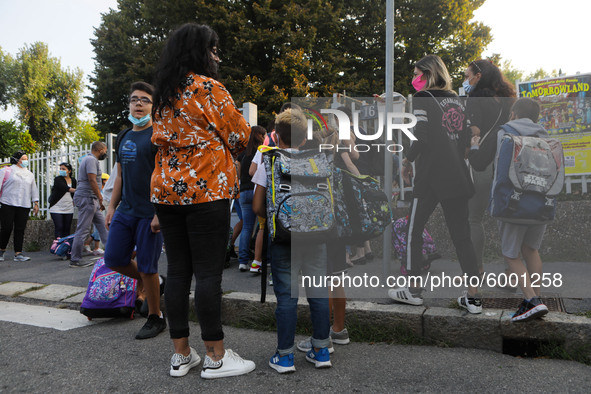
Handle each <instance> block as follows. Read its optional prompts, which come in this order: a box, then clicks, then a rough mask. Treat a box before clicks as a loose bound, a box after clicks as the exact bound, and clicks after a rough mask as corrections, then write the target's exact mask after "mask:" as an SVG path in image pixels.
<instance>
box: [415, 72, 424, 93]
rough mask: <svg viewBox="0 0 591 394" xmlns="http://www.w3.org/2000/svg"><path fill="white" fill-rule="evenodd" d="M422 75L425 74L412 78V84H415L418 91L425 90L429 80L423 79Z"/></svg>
mask: <svg viewBox="0 0 591 394" xmlns="http://www.w3.org/2000/svg"><path fill="white" fill-rule="evenodd" d="M422 77H423V74H421V75H417V76H416V77H414V78H413V79H412V86H413V88H415V89H416V90H417V92H418V91H421V90H423V88H424V87H425V85H426V84H427V80H426V79H422Z"/></svg>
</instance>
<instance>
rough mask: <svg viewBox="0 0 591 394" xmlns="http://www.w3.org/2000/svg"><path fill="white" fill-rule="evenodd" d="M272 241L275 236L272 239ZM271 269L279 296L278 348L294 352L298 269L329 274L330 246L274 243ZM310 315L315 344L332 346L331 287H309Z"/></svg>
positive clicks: (311, 274) (305, 272)
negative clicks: (327, 256)
mask: <svg viewBox="0 0 591 394" xmlns="http://www.w3.org/2000/svg"><path fill="white" fill-rule="evenodd" d="M269 242H271V240H269ZM270 250H271V273H272V274H273V291H274V292H275V297H277V309H275V319H276V320H277V351H278V352H279V354H280V355H282V356H284V355H286V354H290V353H294V351H295V344H294V338H295V331H296V323H297V318H298V292H299V283H298V273H299V272H300V270H301V272H302V275H310V276H313V275H314V276H321V277H324V276H325V275H326V246H325V245H311V246H307V247H306V248H305V249H303V248H302V249H298V250H293V251H292V250H291V247H290V245H278V244H274V243H273V244H271V247H270ZM292 273H293V275H292ZM306 295H307V298H308V304H309V305H310V318H311V319H312V346H313V347H316V348H323V347H328V345H329V343H330V341H329V339H328V336H329V331H330V312H329V309H328V289H327V288H326V287H306Z"/></svg>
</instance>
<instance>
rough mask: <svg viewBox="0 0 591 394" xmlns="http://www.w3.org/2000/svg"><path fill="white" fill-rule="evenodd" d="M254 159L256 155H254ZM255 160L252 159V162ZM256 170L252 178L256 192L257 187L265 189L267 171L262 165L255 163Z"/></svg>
mask: <svg viewBox="0 0 591 394" xmlns="http://www.w3.org/2000/svg"><path fill="white" fill-rule="evenodd" d="M255 158H256V155H255ZM254 160H255V159H252V161H253V162H254ZM257 164H258V165H257V170H256V172H255V173H254V175H253V176H252V183H254V188H255V190H256V187H257V185H258V186H261V187H267V170H266V169H265V166H264V165H263V164H259V163H257Z"/></svg>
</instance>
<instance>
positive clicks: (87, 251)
mask: <svg viewBox="0 0 591 394" xmlns="http://www.w3.org/2000/svg"><path fill="white" fill-rule="evenodd" d="M82 253H91V254H92V249H90V246H89V245H84V250H83V251H82Z"/></svg>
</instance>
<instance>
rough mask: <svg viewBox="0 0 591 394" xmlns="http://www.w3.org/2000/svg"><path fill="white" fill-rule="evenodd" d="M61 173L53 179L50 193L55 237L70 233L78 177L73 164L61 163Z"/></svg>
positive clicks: (50, 208)
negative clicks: (74, 173)
mask: <svg viewBox="0 0 591 394" xmlns="http://www.w3.org/2000/svg"><path fill="white" fill-rule="evenodd" d="M59 168H60V169H59V175H58V176H56V177H55V179H54V180H53V186H52V187H51V194H50V195H49V199H48V202H49V213H50V214H51V219H52V220H53V224H54V226H55V233H54V235H55V238H62V237H66V236H68V235H70V230H71V227H72V219H73V217H74V200H73V198H74V192H75V191H76V178H74V176H73V174H72V165H71V164H70V163H67V162H64V163H60V167H59Z"/></svg>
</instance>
